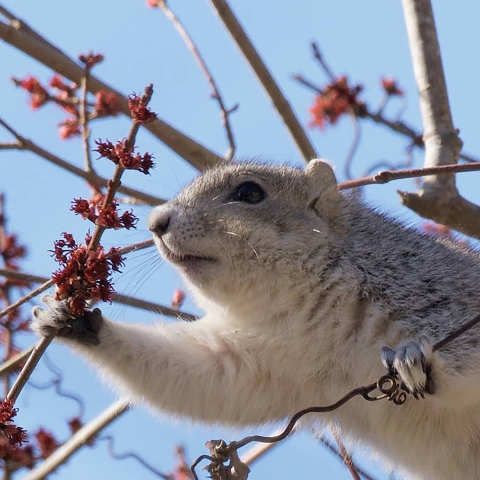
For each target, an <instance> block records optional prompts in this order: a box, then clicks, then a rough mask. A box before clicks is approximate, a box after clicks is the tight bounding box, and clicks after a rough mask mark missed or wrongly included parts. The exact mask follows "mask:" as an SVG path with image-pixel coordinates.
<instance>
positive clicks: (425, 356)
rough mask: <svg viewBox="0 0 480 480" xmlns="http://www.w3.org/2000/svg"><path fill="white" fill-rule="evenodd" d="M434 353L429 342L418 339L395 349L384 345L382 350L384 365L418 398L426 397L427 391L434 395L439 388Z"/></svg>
mask: <svg viewBox="0 0 480 480" xmlns="http://www.w3.org/2000/svg"><path fill="white" fill-rule="evenodd" d="M432 355H433V352H432V350H431V348H429V347H428V344H427V343H425V342H423V341H416V340H411V341H407V342H405V343H403V344H400V345H399V346H398V347H397V348H396V349H395V350H393V349H391V348H390V347H382V350H381V358H382V363H383V365H384V366H385V367H386V368H387V369H388V371H389V373H390V374H391V375H393V376H395V377H397V378H398V379H399V380H400V381H401V383H402V387H403V388H404V389H405V390H407V391H408V392H410V393H411V394H413V395H414V397H415V398H417V399H418V398H424V394H425V393H428V394H430V395H432V394H434V393H435V391H436V389H437V386H436V384H435V381H434V379H433V372H432V361H431V356H432Z"/></svg>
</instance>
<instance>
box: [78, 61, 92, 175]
mask: <svg viewBox="0 0 480 480" xmlns="http://www.w3.org/2000/svg"><path fill="white" fill-rule="evenodd" d="M89 78H90V67H89V66H88V65H85V73H84V75H83V77H82V81H81V84H80V88H81V91H82V97H81V101H80V126H81V127H82V143H83V153H84V155H85V171H87V172H91V171H92V170H93V165H92V155H91V153H90V128H89V126H88V105H87V95H88V80H89Z"/></svg>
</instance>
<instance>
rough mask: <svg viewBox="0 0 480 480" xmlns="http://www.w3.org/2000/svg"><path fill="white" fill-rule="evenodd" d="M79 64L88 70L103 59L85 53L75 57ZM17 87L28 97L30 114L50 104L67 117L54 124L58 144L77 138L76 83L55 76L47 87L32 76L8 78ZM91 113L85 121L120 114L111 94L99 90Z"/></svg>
mask: <svg viewBox="0 0 480 480" xmlns="http://www.w3.org/2000/svg"><path fill="white" fill-rule="evenodd" d="M79 59H80V61H81V62H82V63H83V64H84V65H85V68H86V69H91V68H92V67H93V66H95V65H96V64H97V63H99V62H101V61H102V60H103V55H101V54H93V53H92V52H88V53H87V54H86V55H79ZM12 81H13V83H14V84H15V85H17V86H18V87H20V88H22V89H24V90H26V91H27V92H28V93H29V95H30V97H29V103H30V106H31V107H32V109H33V110H37V109H39V108H40V107H43V106H44V105H46V104H47V103H54V104H55V105H58V106H59V107H60V108H61V109H62V110H64V111H65V112H66V113H67V114H68V115H69V116H68V117H67V118H66V119H65V120H63V121H62V122H60V123H59V124H58V126H59V135H60V138H61V139H62V140H65V139H69V138H73V137H77V136H79V135H80V134H81V129H80V99H79V86H78V85H77V84H76V83H69V84H68V83H67V81H66V80H65V79H64V78H62V77H61V76H60V75H58V74H57V73H55V74H54V75H53V76H52V78H51V79H50V80H49V82H48V84H47V85H43V84H42V83H41V82H40V80H39V79H38V78H36V77H33V76H28V77H25V78H23V79H22V78H15V77H12ZM88 106H89V107H90V109H91V111H90V113H89V119H90V120H92V119H95V118H102V117H108V116H116V115H118V114H119V113H120V102H119V101H118V98H117V97H116V95H115V94H114V93H111V92H107V91H105V90H99V91H98V92H97V93H96V95H95V102H93V103H89V104H88Z"/></svg>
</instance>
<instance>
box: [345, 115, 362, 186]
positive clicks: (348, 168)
mask: <svg viewBox="0 0 480 480" xmlns="http://www.w3.org/2000/svg"><path fill="white" fill-rule="evenodd" d="M350 118H351V119H352V123H353V128H354V132H355V133H354V136H353V141H352V144H351V145H350V149H349V150H348V153H347V158H346V159H345V175H346V177H347V178H348V179H349V180H351V179H352V178H353V175H352V163H353V159H354V158H355V153H356V152H357V150H358V146H359V145H360V138H361V130H360V122H359V121H358V119H357V117H356V116H355V115H354V114H353V113H351V114H350Z"/></svg>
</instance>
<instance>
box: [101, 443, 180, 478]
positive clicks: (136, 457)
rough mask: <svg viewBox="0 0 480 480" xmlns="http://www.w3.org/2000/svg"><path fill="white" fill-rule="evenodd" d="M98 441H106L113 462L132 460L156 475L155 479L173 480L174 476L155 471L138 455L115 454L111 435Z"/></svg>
mask: <svg viewBox="0 0 480 480" xmlns="http://www.w3.org/2000/svg"><path fill="white" fill-rule="evenodd" d="M98 440H99V441H107V442H108V443H107V448H108V453H110V455H111V456H112V457H113V458H114V459H115V460H125V459H130V458H132V459H134V460H136V461H137V462H138V463H140V465H142V466H143V467H145V468H146V469H147V470H149V471H150V472H151V473H153V474H154V475H157V477H160V478H163V479H164V480H175V478H174V476H173V475H171V474H169V473H163V472H161V471H160V470H157V469H156V468H155V467H153V466H152V465H150V464H149V463H148V462H147V461H146V460H145V459H144V458H142V457H141V456H140V455H138V453H135V452H124V453H116V452H115V450H114V440H115V439H114V438H113V436H112V435H104V436H101V437H99V438H98Z"/></svg>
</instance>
